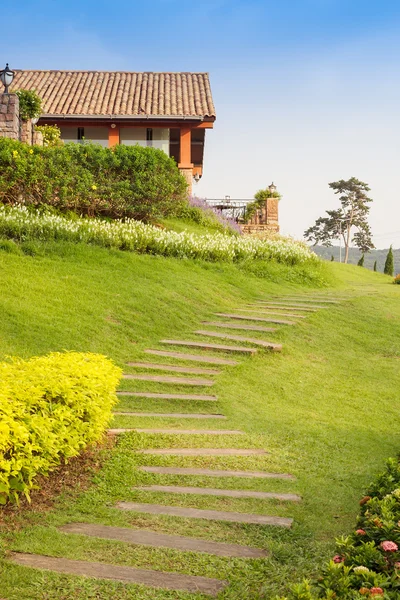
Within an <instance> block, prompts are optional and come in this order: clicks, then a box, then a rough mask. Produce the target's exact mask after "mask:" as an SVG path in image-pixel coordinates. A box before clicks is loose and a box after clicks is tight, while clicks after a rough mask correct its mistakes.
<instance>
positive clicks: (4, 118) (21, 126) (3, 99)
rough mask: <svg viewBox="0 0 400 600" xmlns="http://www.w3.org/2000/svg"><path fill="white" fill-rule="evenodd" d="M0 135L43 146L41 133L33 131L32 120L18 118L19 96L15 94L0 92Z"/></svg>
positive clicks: (30, 144)
mask: <svg viewBox="0 0 400 600" xmlns="http://www.w3.org/2000/svg"><path fill="white" fill-rule="evenodd" d="M0 137H6V138H11V139H13V140H20V141H21V142H25V143H26V144H28V145H29V146H32V145H37V146H43V135H42V134H41V133H40V132H39V131H35V127H34V124H33V122H32V121H31V120H29V121H21V119H20V118H19V98H18V96H17V95H16V94H0Z"/></svg>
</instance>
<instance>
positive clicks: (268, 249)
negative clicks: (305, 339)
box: [0, 204, 320, 265]
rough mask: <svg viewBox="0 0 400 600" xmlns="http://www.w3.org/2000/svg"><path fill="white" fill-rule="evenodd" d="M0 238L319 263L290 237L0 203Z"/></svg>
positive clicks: (220, 257) (219, 258) (173, 254)
mask: <svg viewBox="0 0 400 600" xmlns="http://www.w3.org/2000/svg"><path fill="white" fill-rule="evenodd" d="M0 237H3V238H7V239H13V240H15V241H19V242H24V241H30V240H38V241H52V240H64V241H70V242H76V243H78V242H84V243H87V244H93V245H98V246H103V247H106V248H115V249H119V250H127V251H131V252H137V253H141V254H145V253H147V254H154V255H160V256H171V257H175V258H193V259H199V260H205V261H223V262H235V261H240V260H243V259H247V260H248V259H259V260H266V261H268V260H274V261H277V262H279V263H284V264H287V265H296V264H302V263H311V262H312V263H318V262H319V261H320V259H319V258H318V257H317V256H316V255H315V254H314V253H313V252H311V251H310V249H309V248H308V247H307V246H306V245H305V244H303V243H301V242H296V241H294V240H290V239H284V240H283V239H273V240H260V239H257V238H253V237H251V236H240V237H236V236H232V235H227V234H224V233H214V234H207V235H196V234H193V233H188V232H185V231H183V232H180V233H177V232H175V231H167V230H163V229H159V228H158V227H155V226H154V225H148V224H145V223H143V222H141V221H135V220H133V219H117V220H113V221H109V220H104V219H100V218H83V217H75V218H73V219H70V218H68V217H66V216H63V215H58V214H51V213H48V212H40V211H37V210H33V209H32V208H31V207H29V208H28V207H26V206H23V205H14V206H9V205H1V204H0Z"/></svg>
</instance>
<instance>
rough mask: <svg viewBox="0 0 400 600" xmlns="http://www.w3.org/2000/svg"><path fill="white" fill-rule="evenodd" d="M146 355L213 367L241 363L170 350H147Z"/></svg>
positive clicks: (228, 359)
mask: <svg viewBox="0 0 400 600" xmlns="http://www.w3.org/2000/svg"><path fill="white" fill-rule="evenodd" d="M144 352H145V354H153V355H154V356H165V357H168V358H178V359H181V360H189V361H193V362H203V363H209V364H212V365H227V366H228V365H229V366H232V367H234V366H236V365H238V364H239V363H238V362H237V361H236V360H232V359H230V358H218V357H217V356H203V355H202V354H185V353H184V352H170V351H168V350H145V351H144Z"/></svg>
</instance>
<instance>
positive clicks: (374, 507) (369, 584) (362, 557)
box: [281, 459, 400, 600]
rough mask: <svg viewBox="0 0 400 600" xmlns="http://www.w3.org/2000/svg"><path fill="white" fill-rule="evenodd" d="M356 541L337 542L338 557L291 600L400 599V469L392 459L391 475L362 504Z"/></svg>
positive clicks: (350, 538)
mask: <svg viewBox="0 0 400 600" xmlns="http://www.w3.org/2000/svg"><path fill="white" fill-rule="evenodd" d="M360 506H361V511H360V515H359V517H358V519H357V526H356V529H355V531H354V533H352V534H351V535H349V536H347V537H342V538H340V539H338V540H337V554H336V555H335V556H334V557H333V559H332V560H331V561H330V563H329V565H328V566H327V567H326V568H325V569H324V570H323V573H322V576H321V577H320V579H319V580H318V581H316V582H314V583H313V584H311V583H310V582H309V581H304V582H303V583H302V584H300V585H296V586H294V587H293V589H292V591H291V593H290V594H289V596H288V597H287V598H286V599H281V600H314V599H316V598H324V599H326V600H328V599H329V600H333V599H338V600H339V599H343V600H354V599H355V598H359V599H361V598H364V599H365V600H367V599H369V600H370V599H372V598H375V599H378V598H381V599H385V598H386V599H388V600H389V599H390V600H395V599H396V600H398V599H399V598H400V550H399V548H400V463H399V461H398V460H394V459H391V460H389V461H388V463H387V467H386V470H385V472H384V473H383V474H382V475H381V476H380V477H378V479H377V481H376V482H375V483H374V484H373V485H371V486H370V489H369V490H368V494H367V495H366V496H364V498H362V500H361V501H360Z"/></svg>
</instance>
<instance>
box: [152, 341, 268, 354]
mask: <svg viewBox="0 0 400 600" xmlns="http://www.w3.org/2000/svg"><path fill="white" fill-rule="evenodd" d="M161 343H162V344H171V345H172V346H190V347H191V348H204V349H205V350H220V351H222V352H243V353H245V354H255V353H256V352H257V350H256V349H255V348H245V347H241V346H221V345H219V344H211V343H208V342H191V341H182V340H161Z"/></svg>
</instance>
